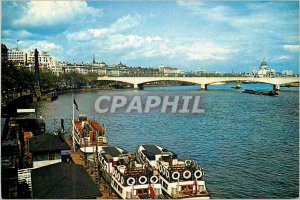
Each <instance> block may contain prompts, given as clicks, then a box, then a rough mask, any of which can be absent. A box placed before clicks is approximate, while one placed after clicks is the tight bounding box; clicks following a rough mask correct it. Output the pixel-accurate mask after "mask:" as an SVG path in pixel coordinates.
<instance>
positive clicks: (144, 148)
mask: <svg viewBox="0 0 300 200" xmlns="http://www.w3.org/2000/svg"><path fill="white" fill-rule="evenodd" d="M136 156H137V158H138V159H139V161H140V162H142V163H144V164H147V165H150V166H151V167H152V168H153V169H154V170H155V169H156V170H158V174H159V179H160V183H161V185H162V191H163V193H164V194H165V195H166V196H168V197H170V198H174V199H181V198H184V199H186V198H193V199H210V195H209V193H208V191H207V189H206V184H205V180H204V171H203V169H202V167H201V166H200V165H199V164H197V162H196V161H194V160H180V159H177V155H176V154H175V153H173V152H171V151H168V150H167V149H164V148H162V147H160V146H158V145H149V144H145V145H141V146H139V148H138V150H137V153H136Z"/></svg>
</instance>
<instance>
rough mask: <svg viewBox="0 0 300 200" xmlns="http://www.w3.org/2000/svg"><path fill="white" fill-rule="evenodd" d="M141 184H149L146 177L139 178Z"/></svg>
mask: <svg viewBox="0 0 300 200" xmlns="http://www.w3.org/2000/svg"><path fill="white" fill-rule="evenodd" d="M142 179H144V180H142ZM139 183H140V184H145V183H147V177H146V176H141V177H140V178H139Z"/></svg>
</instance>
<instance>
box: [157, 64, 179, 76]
mask: <svg viewBox="0 0 300 200" xmlns="http://www.w3.org/2000/svg"><path fill="white" fill-rule="evenodd" d="M159 71H160V72H162V74H163V76H168V77H177V76H180V75H182V74H183V73H184V72H183V71H182V70H178V69H177V68H172V67H166V66H163V65H161V66H159Z"/></svg>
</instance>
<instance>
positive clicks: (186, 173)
mask: <svg viewBox="0 0 300 200" xmlns="http://www.w3.org/2000/svg"><path fill="white" fill-rule="evenodd" d="M191 175H192V173H191V172H190V171H188V170H186V171H184V172H183V177H184V178H185V179H189V178H191Z"/></svg>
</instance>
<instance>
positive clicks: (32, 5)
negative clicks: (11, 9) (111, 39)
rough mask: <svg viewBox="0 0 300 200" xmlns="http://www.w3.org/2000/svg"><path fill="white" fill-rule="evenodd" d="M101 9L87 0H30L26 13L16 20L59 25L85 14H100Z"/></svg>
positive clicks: (25, 23)
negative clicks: (86, 0)
mask: <svg viewBox="0 0 300 200" xmlns="http://www.w3.org/2000/svg"><path fill="white" fill-rule="evenodd" d="M100 14H101V10H99V9H95V8H92V7H89V6H88V5H87V2H85V1H30V2H28V3H27V8H26V9H25V13H24V15H23V16H22V17H21V18H20V19H17V20H15V21H14V24H15V25H20V26H43V25H57V24H61V23H65V22H71V21H72V20H74V19H76V18H80V17H85V16H90V15H92V16H95V15H100Z"/></svg>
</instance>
